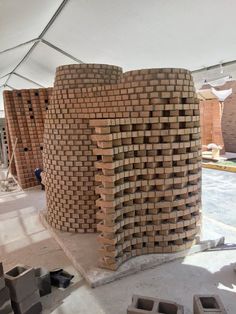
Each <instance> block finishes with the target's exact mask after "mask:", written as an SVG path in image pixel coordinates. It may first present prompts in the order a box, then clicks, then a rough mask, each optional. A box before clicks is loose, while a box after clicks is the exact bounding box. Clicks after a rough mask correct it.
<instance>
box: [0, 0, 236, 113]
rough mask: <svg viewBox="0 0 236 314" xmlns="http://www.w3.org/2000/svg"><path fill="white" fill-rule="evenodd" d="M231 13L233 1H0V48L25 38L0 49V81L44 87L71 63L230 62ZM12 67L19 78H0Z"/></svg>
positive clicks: (235, 53) (233, 52) (234, 53)
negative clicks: (61, 69) (60, 69)
mask: <svg viewBox="0 0 236 314" xmlns="http://www.w3.org/2000/svg"><path fill="white" fill-rule="evenodd" d="M58 8H59V9H58ZM235 11H236V1H235V0H227V5H226V3H225V0H215V1H212V0H198V1H194V0H178V1H176V0H168V1H167V0H158V1H157V0H149V1H145V0H119V1H117V0H99V1H97V0H64V1H62V0H50V1H48V0H40V1H38V0H19V1H15V0H1V2H0V38H1V41H0V52H1V51H5V50H7V49H9V48H12V47H15V46H17V45H20V44H22V43H24V42H28V41H31V42H30V43H28V44H27V45H22V46H20V47H18V48H16V49H13V50H9V51H7V52H3V53H0V86H1V85H5V84H7V85H9V86H12V87H13V88H32V87H39V85H40V86H41V85H42V86H52V84H53V78H54V74H55V68H56V67H57V66H58V65H60V64H68V63H75V62H76V60H77V62H80V60H82V61H83V62H94V63H110V64H116V65H120V66H122V67H123V68H124V70H130V69H137V68H147V67H184V68H187V69H190V70H196V69H200V68H203V67H209V66H211V65H214V64H219V63H220V62H221V61H223V62H228V61H231V60H235V59H236V41H235V40H234V30H235V26H236V20H235ZM53 16H54V17H53ZM37 38H39V39H40V40H41V39H43V40H46V42H42V41H40V40H39V41H32V40H35V39H37ZM32 47H33V48H32ZM30 49H31V52H30V53H29V54H27V53H28V52H29V51H30ZM60 50H62V51H60ZM62 52H63V53H62ZM231 67H235V66H234V65H230V67H228V69H227V71H229V72H230V71H231ZM13 70H14V71H15V73H16V74H20V75H21V77H19V76H17V75H14V74H11V75H10V76H6V77H5V78H4V79H5V81H3V80H2V79H1V77H2V76H4V75H5V74H7V73H11V72H12V71H13ZM234 70H235V69H233V74H231V73H230V74H231V75H233V77H236V76H235V74H236V71H234ZM212 71H213V72H214V74H212V75H213V76H214V75H215V74H217V75H219V74H220V71H219V69H214V70H212ZM212 71H207V72H206V71H205V72H204V71H203V72H201V74H199V73H196V75H195V79H196V80H202V79H203V78H202V77H205V76H206V75H211V72H212ZM22 77H24V78H22ZM25 78H28V79H29V80H26V79H25ZM206 78H207V77H206ZM32 81H33V82H35V83H32ZM6 87H7V86H6ZM1 106H2V101H1V100H0V109H1Z"/></svg>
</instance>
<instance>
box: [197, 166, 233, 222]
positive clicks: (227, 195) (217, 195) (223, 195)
mask: <svg viewBox="0 0 236 314" xmlns="http://www.w3.org/2000/svg"><path fill="white" fill-rule="evenodd" d="M202 171H203V177H202V208H203V212H204V214H206V215H207V216H208V217H210V218H213V219H215V220H218V221H221V222H223V223H225V224H228V225H231V226H233V227H236V173H233V172H226V171H219V170H213V169H202Z"/></svg>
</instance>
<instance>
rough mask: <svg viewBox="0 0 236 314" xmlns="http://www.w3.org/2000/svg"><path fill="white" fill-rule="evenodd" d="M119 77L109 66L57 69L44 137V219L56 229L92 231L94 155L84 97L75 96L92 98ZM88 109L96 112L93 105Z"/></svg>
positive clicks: (94, 210)
mask: <svg viewBox="0 0 236 314" xmlns="http://www.w3.org/2000/svg"><path fill="white" fill-rule="evenodd" d="M121 74H122V70H121V68H119V67H115V66H109V65H96V64H81V65H68V66H61V67H59V68H57V72H56V79H55V85H54V90H53V95H52V99H51V103H50V108H49V110H48V116H47V119H46V121H45V137H44V143H45V150H44V168H45V178H44V182H45V185H46V195H47V208H48V212H47V219H48V221H49V223H50V224H51V225H52V226H53V227H55V228H57V229H61V230H63V231H71V232H81V233H83V232H96V205H95V201H96V199H97V196H96V194H95V179H94V178H95V167H94V162H95V161H96V156H94V155H93V152H92V148H93V144H92V141H91V134H92V128H90V127H89V116H86V115H83V112H87V109H86V106H87V105H86V102H87V101H88V100H89V98H86V97H84V98H83V97H77V94H81V93H82V92H83V90H86V88H89V87H90V88H91V93H90V96H91V95H92V96H93V93H92V89H93V88H95V89H96V86H99V85H108V86H109V84H115V83H118V82H119V79H120V77H121ZM105 96H106V94H105ZM101 100H102V97H101ZM94 110H95V111H96V110H98V108H96V103H94ZM94 117H95V115H94Z"/></svg>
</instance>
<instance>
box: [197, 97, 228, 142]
mask: <svg viewBox="0 0 236 314" xmlns="http://www.w3.org/2000/svg"><path fill="white" fill-rule="evenodd" d="M200 118H201V119H200V121H201V138H202V145H208V144H210V143H215V144H217V145H221V146H222V147H223V146H224V141H223V137H222V129H221V104H220V103H219V101H218V100H217V99H211V100H204V101H200Z"/></svg>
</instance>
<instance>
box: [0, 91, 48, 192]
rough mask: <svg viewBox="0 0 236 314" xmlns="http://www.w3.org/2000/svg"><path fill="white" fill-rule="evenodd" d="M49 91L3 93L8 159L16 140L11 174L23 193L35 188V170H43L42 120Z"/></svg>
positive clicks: (46, 106) (46, 107)
mask: <svg viewBox="0 0 236 314" xmlns="http://www.w3.org/2000/svg"><path fill="white" fill-rule="evenodd" d="M51 91H52V89H51V88H45V89H44V88H41V89H23V90H13V91H4V107H5V112H6V121H7V127H8V140H9V143H8V144H9V153H10V155H11V154H12V150H13V147H14V144H15V140H16V138H17V139H18V142H17V146H16V151H15V156H14V157H15V158H14V165H13V166H12V168H11V170H12V172H13V174H15V175H16V177H17V180H18V182H19V184H20V186H21V187H22V188H23V189H24V188H29V187H32V186H35V185H37V184H38V182H37V181H36V179H35V176H34V169H35V168H36V167H40V168H42V167H43V158H42V151H43V132H44V118H45V114H46V111H47V109H48V103H49V97H50V94H51ZM14 167H15V169H14Z"/></svg>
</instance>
